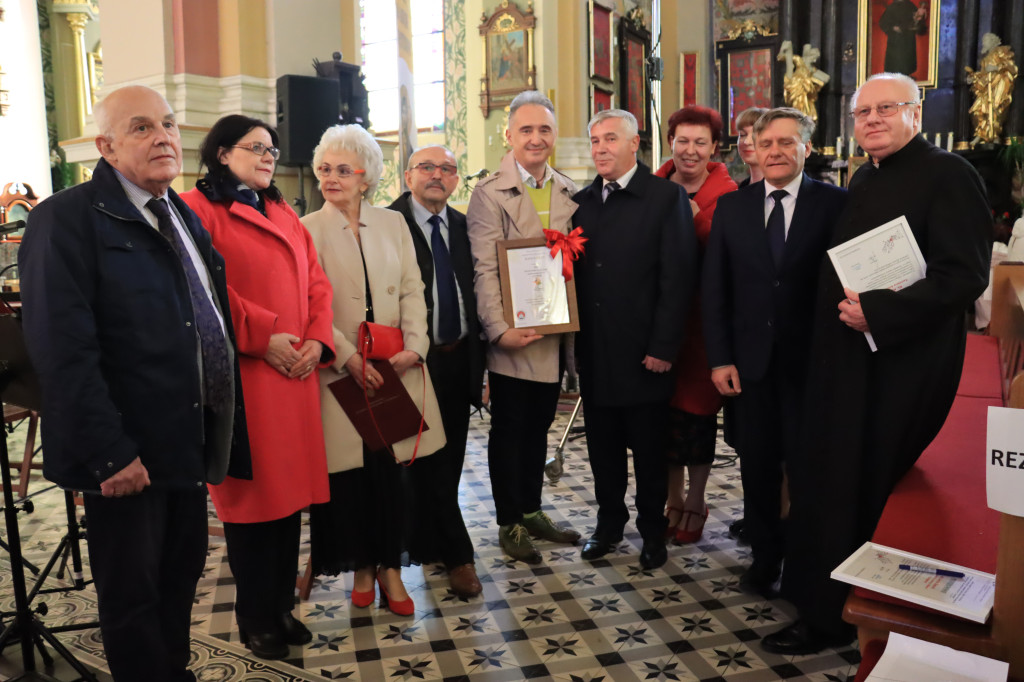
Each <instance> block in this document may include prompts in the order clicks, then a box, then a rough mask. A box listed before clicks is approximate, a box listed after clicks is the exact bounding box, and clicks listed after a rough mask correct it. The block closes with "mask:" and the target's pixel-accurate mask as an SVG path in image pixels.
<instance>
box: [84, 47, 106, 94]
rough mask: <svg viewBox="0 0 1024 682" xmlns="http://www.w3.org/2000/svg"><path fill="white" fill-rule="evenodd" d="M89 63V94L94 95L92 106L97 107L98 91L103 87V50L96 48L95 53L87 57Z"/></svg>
mask: <svg viewBox="0 0 1024 682" xmlns="http://www.w3.org/2000/svg"><path fill="white" fill-rule="evenodd" d="M87 57H88V61H89V92H90V94H91V95H92V104H93V106H96V102H98V101H99V96H98V95H97V94H96V91H97V90H99V89H100V88H102V87H103V48H102V47H98V48H96V51H95V52H90V53H88V55H87Z"/></svg>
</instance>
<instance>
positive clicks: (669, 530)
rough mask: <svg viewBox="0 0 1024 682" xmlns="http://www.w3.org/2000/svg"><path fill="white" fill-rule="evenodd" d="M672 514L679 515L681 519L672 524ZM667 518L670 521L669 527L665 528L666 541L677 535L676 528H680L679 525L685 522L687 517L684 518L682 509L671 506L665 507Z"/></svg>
mask: <svg viewBox="0 0 1024 682" xmlns="http://www.w3.org/2000/svg"><path fill="white" fill-rule="evenodd" d="M672 512H677V513H678V514H679V518H678V519H676V522H675V523H672ZM665 518H666V519H668V525H667V526H666V527H665V539H666V540H669V539H671V538H672V536H673V535H675V534H676V528H679V524H680V523H682V522H683V519H684V518H685V517H684V516H683V510H682V509H680V508H679V507H673V506H671V505H669V506H667V507H665Z"/></svg>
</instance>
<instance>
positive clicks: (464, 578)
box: [448, 564, 484, 599]
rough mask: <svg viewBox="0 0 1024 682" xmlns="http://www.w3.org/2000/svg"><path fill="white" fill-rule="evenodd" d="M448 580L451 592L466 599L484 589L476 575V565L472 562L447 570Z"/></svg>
mask: <svg viewBox="0 0 1024 682" xmlns="http://www.w3.org/2000/svg"><path fill="white" fill-rule="evenodd" d="M448 581H449V582H450V583H451V586H452V592H454V593H455V594H457V595H459V596H460V597H465V598H467V599H468V598H470V597H475V596H476V595H478V594H480V593H481V592H482V591H483V589H484V587H483V585H481V584H480V579H479V578H477V577H476V566H474V565H473V564H463V565H462V566H456V567H455V568H453V569H451V570H449V571H448Z"/></svg>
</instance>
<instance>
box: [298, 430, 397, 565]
mask: <svg viewBox="0 0 1024 682" xmlns="http://www.w3.org/2000/svg"><path fill="white" fill-rule="evenodd" d="M328 479H329V481H330V488H331V500H330V502H326V503H324V504H314V505H311V506H310V508H309V523H310V529H309V530H310V545H311V561H312V565H313V573H314V575H325V574H326V575H338V574H339V573H343V572H346V571H355V570H358V569H361V568H370V567H373V566H382V567H384V568H400V567H402V566H409V565H410V564H412V563H414V562H412V561H410V559H409V554H408V551H407V547H408V543H407V541H408V538H409V532H410V528H411V523H410V519H411V517H410V513H411V505H409V498H410V490H411V488H410V484H409V480H408V471H407V470H406V467H403V466H402V465H400V464H399V463H397V462H396V461H395V459H394V457H392V456H391V453H390V452H388V451H387V450H380V451H378V452H371V451H370V450H369V449H367V447H366V446H365V445H364V446H363V466H362V467H361V468H359V469H350V470H349V471H340V472H338V473H335V474H330V475H329V477H328Z"/></svg>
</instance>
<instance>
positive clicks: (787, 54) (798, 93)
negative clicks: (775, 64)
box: [778, 40, 831, 123]
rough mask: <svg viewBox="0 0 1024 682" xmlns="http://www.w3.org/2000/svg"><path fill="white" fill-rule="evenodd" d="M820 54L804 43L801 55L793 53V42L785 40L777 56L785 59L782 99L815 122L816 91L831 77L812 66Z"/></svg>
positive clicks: (816, 115)
mask: <svg viewBox="0 0 1024 682" xmlns="http://www.w3.org/2000/svg"><path fill="white" fill-rule="evenodd" d="M820 56H821V52H820V51H819V50H818V49H817V48H815V47H811V46H810V44H805V45H804V54H803V56H802V57H801V56H799V55H794V54H793V43H791V42H790V41H788V40H785V41H783V42H782V47H781V48H780V49H779V57H778V60H779V61H782V60H785V61H786V76H785V78H784V79H783V81H782V97H783V100H785V102H786V104H787V105H788V106H791V107H793V108H794V109H798V110H799V111H802V112H803V113H805V114H807V115H808V116H810V117H811V118H812V119H814V122H815V123H817V122H818V107H817V105H816V102H817V99H818V93H819V92H821V89H822V88H823V87H825V84H826V83H828V82H829V80H830V79H831V77H830V76H829V75H828V74H827V73H825V72H824V71H822V70H821V69H817V68H815V66H814V63H815V62H816V61H818V57H820Z"/></svg>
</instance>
